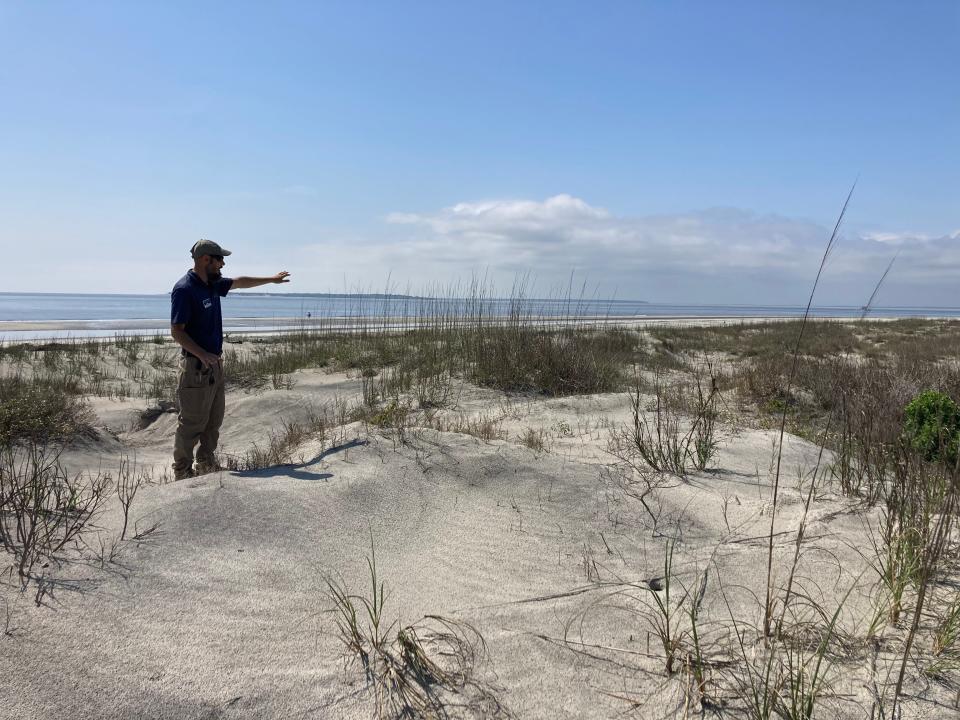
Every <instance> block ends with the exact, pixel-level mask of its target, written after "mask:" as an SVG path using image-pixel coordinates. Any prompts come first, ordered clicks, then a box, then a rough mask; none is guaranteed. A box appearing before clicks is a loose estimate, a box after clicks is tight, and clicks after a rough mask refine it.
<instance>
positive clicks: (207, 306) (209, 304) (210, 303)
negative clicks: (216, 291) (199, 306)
mask: <svg viewBox="0 0 960 720" xmlns="http://www.w3.org/2000/svg"><path fill="white" fill-rule="evenodd" d="M212 307H213V300H211V299H210V298H204V300H203V309H204V310H209V309H210V308H212Z"/></svg>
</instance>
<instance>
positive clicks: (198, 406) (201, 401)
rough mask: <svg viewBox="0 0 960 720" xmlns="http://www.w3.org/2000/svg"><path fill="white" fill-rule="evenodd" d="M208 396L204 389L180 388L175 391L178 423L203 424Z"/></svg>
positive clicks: (205, 418) (205, 417)
mask: <svg viewBox="0 0 960 720" xmlns="http://www.w3.org/2000/svg"><path fill="white" fill-rule="evenodd" d="M209 395H210V393H209V392H208V391H207V388H206V387H181V388H180V389H179V390H177V402H178V404H179V406H180V421H181V422H183V423H187V424H190V425H194V424H205V423H206V420H207V400H208V397H209Z"/></svg>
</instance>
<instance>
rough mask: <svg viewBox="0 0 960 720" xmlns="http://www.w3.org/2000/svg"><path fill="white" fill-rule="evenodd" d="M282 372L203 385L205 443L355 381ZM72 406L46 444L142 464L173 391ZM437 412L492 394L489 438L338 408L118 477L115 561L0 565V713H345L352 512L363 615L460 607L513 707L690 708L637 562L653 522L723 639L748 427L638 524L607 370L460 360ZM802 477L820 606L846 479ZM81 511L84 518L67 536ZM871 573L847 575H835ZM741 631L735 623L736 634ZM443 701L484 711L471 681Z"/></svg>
mask: <svg viewBox="0 0 960 720" xmlns="http://www.w3.org/2000/svg"><path fill="white" fill-rule="evenodd" d="M296 380H297V382H296V385H295V386H294V388H293V389H292V390H285V391H272V390H271V391H265V392H263V393H260V394H243V393H239V392H231V393H229V396H228V401H227V407H228V414H227V419H226V421H225V424H224V433H223V440H222V444H223V447H224V449H225V450H226V451H227V452H243V451H244V450H246V449H247V448H248V447H249V446H250V445H251V444H252V443H254V442H258V443H263V442H264V440H265V438H266V437H267V436H268V435H269V432H270V430H271V428H279V426H280V423H281V419H284V420H286V421H288V422H289V421H291V420H296V419H297V418H302V417H304V416H305V413H306V412H307V406H308V405H309V404H310V403H315V404H318V405H319V404H322V403H324V402H330V401H332V400H333V398H334V397H340V398H342V399H355V398H356V396H357V394H358V393H359V381H358V380H356V379H353V378H349V377H347V376H345V375H326V374H324V373H322V372H319V371H311V372H307V371H303V372H298V373H297V374H296ZM95 409H96V411H97V413H98V415H99V417H100V421H101V424H102V425H103V426H105V427H108V428H112V430H113V431H114V432H116V433H117V434H118V437H117V438H114V437H112V436H111V435H110V434H109V433H108V432H107V431H104V432H103V434H102V435H101V437H100V438H99V439H97V440H90V441H87V442H86V443H85V444H82V445H79V446H77V447H76V448H73V449H71V450H70V451H68V453H67V454H66V455H65V458H66V460H67V461H68V463H69V464H70V466H71V467H73V468H75V469H79V468H81V467H85V468H88V469H94V470H95V469H96V468H97V467H98V466H102V467H104V468H111V467H113V466H115V463H116V458H117V457H118V454H119V453H120V452H121V451H123V450H124V449H125V450H126V451H127V452H128V453H131V452H133V449H135V451H136V455H137V459H138V462H139V463H141V464H142V465H145V466H148V467H150V466H152V467H153V475H154V477H157V478H158V477H160V475H161V474H162V471H163V468H164V467H165V466H166V465H167V463H169V454H170V448H171V445H172V433H173V429H174V423H175V417H174V416H173V415H170V414H168V415H163V416H161V417H160V419H158V420H157V421H156V422H155V423H153V424H152V425H151V426H150V427H148V428H147V429H145V430H140V431H126V432H124V430H125V429H128V428H130V427H131V425H132V421H133V420H134V418H135V411H136V410H138V409H139V408H138V404H137V403H135V402H132V401H123V402H119V401H111V400H98V401H97V402H96V403H95ZM444 414H445V415H446V417H447V418H448V420H451V421H452V419H453V418H455V417H460V416H462V418H463V419H469V418H477V417H486V418H490V419H493V420H495V421H496V422H497V426H498V428H499V430H500V431H501V432H502V433H503V434H504V436H505V437H506V438H507V439H506V440H492V441H489V442H484V441H481V440H478V439H477V438H475V437H472V436H470V435H464V434H458V433H453V432H439V431H437V430H434V429H422V428H421V429H419V430H418V429H408V430H407V431H406V441H405V442H401V440H400V439H399V438H398V437H397V436H396V435H395V434H391V433H387V432H380V431H377V430H376V429H373V428H370V429H368V428H366V427H365V426H363V425H361V424H359V423H355V424H352V425H348V426H346V427H343V428H341V429H340V431H339V432H340V436H339V439H340V447H339V448H334V449H333V450H330V449H329V448H324V447H321V446H320V445H319V444H317V443H315V442H312V443H308V444H307V445H305V446H304V447H302V448H301V449H300V453H301V454H302V456H303V458H304V461H303V462H302V463H298V464H296V465H295V466H285V467H278V468H271V469H267V470H263V471H258V472H251V473H228V472H221V473H217V474H213V475H208V476H204V477H200V478H196V479H193V480H189V481H184V482H179V483H169V484H163V485H150V486H146V487H144V488H143V489H141V491H140V493H139V494H138V496H137V498H136V501H135V503H134V507H133V510H132V513H131V516H132V518H133V520H135V522H136V527H137V529H138V530H143V529H144V528H146V527H149V526H151V525H154V524H157V530H156V531H155V532H154V533H153V534H152V535H150V536H149V537H147V538H146V539H144V540H142V541H135V540H127V541H125V542H123V543H120V545H119V548H120V554H119V556H118V557H117V558H116V559H115V562H107V563H105V564H104V565H103V567H101V564H100V562H99V561H97V560H96V559H95V558H94V555H95V553H93V552H91V551H90V550H87V551H85V552H84V553H81V558H80V559H79V560H78V561H76V562H72V563H68V564H65V565H63V566H62V567H58V568H49V569H48V573H49V577H50V578H51V579H53V584H52V586H51V588H50V592H49V594H47V595H46V596H45V597H44V598H43V599H42V604H41V605H37V604H36V603H35V602H34V597H35V588H33V587H32V588H31V590H30V591H28V592H27V593H24V594H21V593H19V592H18V591H16V589H15V588H13V587H12V585H14V584H15V583H13V582H12V581H11V582H10V585H6V586H3V587H0V595H2V598H3V601H4V602H5V603H6V606H7V608H8V610H9V622H10V630H11V632H10V635H9V636H0V717H3V718H23V719H26V718H37V719H40V718H49V717H58V716H69V717H80V718H177V719H180V718H184V719H185V718H368V717H371V714H372V711H373V704H372V700H371V695H370V693H369V692H368V691H367V690H366V688H365V684H364V681H363V676H362V673H361V671H360V669H359V667H358V666H357V665H356V664H353V665H350V664H346V663H345V662H344V653H343V647H342V645H341V644H340V641H339V640H338V638H337V637H336V633H335V625H334V622H333V617H332V615H330V614H329V613H328V612H325V611H326V610H328V609H329V608H330V606H331V604H330V602H329V600H328V599H327V598H326V597H325V594H324V590H325V582H324V578H325V577H327V576H330V575H332V576H335V577H341V578H343V580H344V581H345V582H346V583H347V585H348V586H349V587H350V588H351V589H352V590H353V591H355V592H358V593H368V592H369V588H368V585H369V580H368V575H367V567H366V562H365V556H366V555H367V554H368V553H369V550H370V542H371V536H372V538H373V542H374V544H375V547H376V554H377V563H378V567H379V570H380V574H381V577H382V580H383V582H384V583H385V586H386V588H387V589H388V601H387V606H386V611H385V612H386V616H387V617H388V618H389V619H390V620H391V621H392V620H394V619H399V620H401V621H402V622H403V623H410V622H413V621H415V620H417V619H419V618H420V617H421V616H423V615H426V614H441V615H446V616H450V617H452V618H456V619H458V620H461V621H465V622H469V623H471V624H472V625H473V626H475V627H476V628H477V629H478V630H479V631H480V633H481V634H482V636H483V638H484V639H485V641H486V646H487V657H486V662H485V663H484V664H483V665H482V666H481V667H480V669H479V674H478V676H477V679H478V681H481V682H482V683H484V684H485V686H486V687H487V688H488V689H489V690H490V692H492V693H493V694H494V695H495V696H496V697H497V698H498V700H499V701H500V702H501V703H502V705H503V707H504V708H505V710H508V711H509V712H510V713H512V715H513V716H515V717H518V718H550V719H552V718H560V717H584V718H614V717H622V716H624V715H628V716H633V717H641V718H656V717H684V716H685V715H689V716H691V717H692V716H694V715H695V713H694V712H693V710H692V709H687V708H685V697H686V695H685V691H684V688H685V687H687V680H686V677H687V676H686V674H685V673H683V672H681V673H678V674H677V675H675V676H674V677H670V678H668V677H667V676H666V675H665V673H664V666H663V660H662V650H659V649H658V647H657V645H656V638H655V636H653V637H651V636H650V628H651V624H650V621H651V618H652V617H654V614H653V612H652V610H651V608H652V606H653V603H652V599H651V598H652V596H651V593H650V591H649V590H648V589H646V587H645V586H644V585H643V584H644V583H645V582H646V581H647V580H649V579H651V578H656V577H660V576H662V575H663V562H664V552H665V548H666V545H667V537H669V536H672V537H676V538H678V542H677V545H676V556H675V559H674V574H673V579H674V587H675V590H674V592H675V597H678V596H679V595H680V593H681V591H680V590H679V588H678V586H679V585H681V584H682V585H683V586H685V587H688V588H692V587H693V586H694V585H695V584H696V582H697V580H698V579H699V578H700V577H701V573H702V572H703V571H705V570H706V571H707V586H706V591H705V594H704V602H703V615H702V627H703V630H702V632H703V633H704V642H705V643H706V644H709V645H710V646H711V647H717V648H719V647H726V648H727V649H728V650H729V649H731V648H733V647H735V645H734V644H733V643H732V641H731V639H730V638H731V637H732V635H731V627H732V624H731V621H730V615H731V613H732V614H734V615H735V616H736V617H737V620H738V622H739V623H742V624H743V625H744V626H753V627H755V626H756V625H757V623H758V622H759V621H760V605H759V603H758V602H757V600H756V597H758V596H759V597H762V594H763V587H764V582H765V557H766V545H765V541H764V539H763V537H762V536H763V535H764V533H766V532H767V529H768V524H769V510H770V507H771V486H770V474H769V467H770V458H771V436H772V434H771V433H770V432H766V431H759V430H741V431H735V430H733V429H731V428H729V427H725V428H724V435H725V439H724V442H723V444H722V446H721V448H720V452H719V455H718V458H717V462H716V470H715V471H713V472H707V473H701V474H696V475H693V476H691V477H690V478H688V479H687V480H686V481H680V480H672V481H670V482H669V483H668V485H667V486H666V487H664V488H662V489H661V490H660V491H659V492H658V496H657V501H658V503H659V505H657V507H658V510H659V513H660V520H659V523H658V525H657V527H656V528H654V527H653V523H652V521H651V519H650V517H649V516H648V515H647V513H646V512H645V511H644V510H643V508H642V507H641V505H640V504H639V503H638V502H637V501H636V500H635V499H633V498H631V497H628V496H627V495H626V494H625V493H624V492H623V491H622V489H621V488H620V487H619V486H618V483H617V482H616V481H615V478H616V473H615V472H613V470H612V465H613V462H614V461H613V458H612V457H611V456H610V455H609V454H608V453H607V452H606V450H605V448H606V445H607V439H608V436H609V429H610V428H611V427H614V426H616V425H617V424H622V423H624V422H626V421H627V419H628V417H629V404H628V401H627V398H626V396H624V395H622V394H615V395H614V394H611V395H598V396H587V397H578V398H563V399H541V398H505V397H504V396H503V395H502V394H499V393H494V392H491V391H486V390H481V389H477V388H473V387H469V386H468V387H465V388H463V389H462V392H461V393H460V395H459V398H458V404H457V406H456V407H455V408H451V409H448V410H446V411H444ZM528 428H533V429H534V430H542V431H543V433H544V437H545V443H546V451H545V452H535V451H533V450H531V449H529V448H527V447H524V446H522V445H521V444H520V443H519V441H518V436H519V435H520V434H521V433H523V432H524V431H526V430H527V429H528ZM324 450H326V452H324ZM816 455H817V449H816V448H815V447H813V446H812V445H810V444H808V443H805V442H803V441H801V440H798V439H796V438H791V439H790V441H789V442H788V443H787V446H786V449H785V454H784V459H783V469H784V471H783V484H782V488H781V492H782V497H781V510H780V512H779V515H778V518H777V528H778V529H779V530H782V531H784V533H785V534H784V535H782V536H779V537H778V546H777V551H776V554H777V568H778V578H779V581H780V582H782V581H783V580H784V578H785V573H786V571H785V568H786V567H787V565H788V563H789V559H790V558H791V557H792V552H793V545H792V542H793V537H794V535H793V532H795V530H796V528H797V526H798V524H799V519H800V517H801V515H802V509H803V508H802V504H801V495H800V493H799V492H798V490H797V477H798V474H804V473H806V472H808V471H809V470H810V469H811V468H812V467H813V465H814V463H815V462H816ZM821 495H822V496H821V497H818V499H817V500H816V502H815V504H814V508H813V510H812V514H811V518H810V521H809V524H808V527H807V536H808V538H809V540H808V543H807V549H806V550H805V552H804V555H803V557H802V559H801V563H800V566H799V572H798V586H799V588H801V589H802V590H803V592H806V593H809V594H810V595H812V596H814V597H816V598H817V599H818V601H819V602H822V603H823V604H824V605H825V607H826V608H827V610H828V611H832V609H833V608H834V607H835V605H836V603H837V602H839V601H840V599H841V597H842V596H843V594H844V593H845V592H846V590H847V588H848V587H849V586H850V585H851V583H852V582H853V581H854V579H855V578H857V577H858V576H860V575H861V572H862V570H863V568H864V567H865V566H866V563H865V561H864V559H863V557H862V556H861V555H860V553H861V552H868V551H869V550H868V545H867V543H866V541H865V532H864V522H865V520H864V516H863V515H862V514H860V513H859V512H857V511H856V508H855V507H854V505H853V503H852V502H850V501H848V500H845V499H842V498H840V497H837V496H836V495H834V494H832V493H829V492H827V491H824V492H823V493H822V494H821ZM121 523H122V517H121V513H120V511H119V505H118V504H117V503H116V502H115V501H114V502H113V504H111V505H110V507H109V511H108V512H106V513H105V514H104V515H103V516H101V518H100V521H99V524H98V527H99V534H100V535H101V536H102V538H103V539H104V540H105V541H106V540H108V539H110V538H113V537H115V536H116V535H117V534H118V533H119V528H120V526H121ZM96 537H97V532H96V531H95V532H93V533H90V534H89V535H88V543H89V544H90V545H91V546H92V547H93V548H97V547H98V545H97V540H96ZM874 580H875V578H874V577H870V576H869V574H868V575H864V576H862V577H861V585H862V586H867V585H869V584H870V583H872V582H873V581H874ZM725 598H726V599H725ZM870 602H871V600H870V598H869V597H868V596H867V595H866V593H864V592H861V591H860V590H856V591H854V593H852V594H851V596H850V598H849V600H848V603H847V606H846V610H845V612H844V614H843V618H842V623H843V626H844V628H845V630H847V631H850V632H854V633H857V634H859V635H862V634H863V632H864V630H865V628H864V627H863V623H865V622H866V616H867V615H868V609H869V607H870ZM728 605H729V607H728ZM3 611H4V609H3V608H2V607H0V621H2V620H3ZM892 632H895V631H892ZM748 635H749V638H748V643H749V645H750V648H751V649H752V648H754V647H756V645H757V644H756V643H755V637H756V635H755V633H754V632H753V631H752V630H751V631H750V632H749V633H748ZM869 656H870V653H869V651H868V648H867V647H866V646H864V647H852V648H851V649H850V651H849V659H848V660H847V661H843V662H840V663H838V664H837V665H836V666H835V668H834V669H833V670H832V671H831V673H830V675H829V679H830V685H831V689H832V692H833V693H834V694H836V696H837V697H836V698H834V699H833V700H832V701H831V704H830V705H829V710H828V713H827V714H825V715H822V717H833V716H843V717H866V716H867V715H868V713H869V700H868V697H869V696H868V693H867V690H866V685H867V682H868V680H869V677H870V673H869V665H870V658H869ZM715 657H716V659H717V660H722V659H724V658H729V657H730V655H729V652H728V653H727V654H724V653H723V652H719V651H718V652H717V654H716V656H715ZM881 665H882V662H881ZM730 672H731V671H730V670H729V669H720V668H717V669H715V670H714V671H713V672H712V673H711V677H712V681H713V684H714V685H715V686H716V689H715V692H716V693H717V695H718V697H719V699H721V700H723V701H724V702H726V703H728V705H729V707H730V709H729V710H728V711H726V712H725V713H724V714H723V715H722V716H723V717H727V716H730V717H737V716H738V712H739V711H738V710H736V708H737V707H738V698H737V692H736V691H735V690H734V689H733V688H732V687H731V686H730V683H729V681H728V680H727V679H726V678H727V676H728V675H729V674H730ZM911 677H912V680H911V682H910V684H909V688H908V689H909V690H910V692H911V693H915V692H918V691H919V690H923V697H924V699H923V700H922V701H918V700H911V701H909V702H908V703H907V704H906V706H905V711H906V712H905V717H929V718H942V717H951V716H953V717H956V711H955V710H954V709H952V699H953V698H952V695H951V694H950V693H948V692H947V691H946V690H944V689H942V688H939V687H937V686H936V685H935V684H934V685H930V686H928V687H925V688H921V686H920V685H919V684H918V681H917V679H916V673H915V672H914V673H913V674H912V676H911ZM631 699H632V700H633V701H634V702H633V703H632V702H631ZM631 713H632V715H631ZM865 713H867V715H865ZM951 713H953V714H952V715H951ZM458 714H459V715H462V716H492V712H491V711H490V710H489V706H487V710H484V711H481V710H477V711H476V712H474V713H473V714H471V712H468V711H467V710H461V711H458V712H454V713H453V715H454V716H458ZM503 715H504V716H506V711H505V712H504V713H503Z"/></svg>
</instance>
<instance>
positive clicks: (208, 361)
mask: <svg viewBox="0 0 960 720" xmlns="http://www.w3.org/2000/svg"><path fill="white" fill-rule="evenodd" d="M196 357H197V360H199V361H200V364H201V365H203V366H204V367H205V368H208V369H209V368H212V367H219V365H220V356H219V355H214V354H213V353H210V352H207V351H206V350H203V351H201V352H200V353H199V354H198V355H197V356H196Z"/></svg>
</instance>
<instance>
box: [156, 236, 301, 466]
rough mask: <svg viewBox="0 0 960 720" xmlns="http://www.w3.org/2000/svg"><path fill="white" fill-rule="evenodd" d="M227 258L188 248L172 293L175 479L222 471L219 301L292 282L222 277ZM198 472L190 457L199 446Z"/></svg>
mask: <svg viewBox="0 0 960 720" xmlns="http://www.w3.org/2000/svg"><path fill="white" fill-rule="evenodd" d="M229 254H230V251H229V250H225V249H224V248H222V247H220V246H219V245H218V244H217V243H215V242H213V241H212V240H199V241H198V242H196V243H194V245H193V247H192V248H191V249H190V255H191V257H193V269H191V270H188V271H187V274H186V275H184V276H183V277H182V278H180V279H179V280H178V281H177V284H176V285H174V286H173V292H172V293H170V334H171V335H172V336H173V339H174V340H175V341H176V342H177V344H178V345H179V346H180V347H181V358H180V378H179V381H178V383H177V408H178V411H179V415H178V416H177V420H178V423H177V434H176V438H175V439H174V444H173V473H174V477H175V478H176V479H177V480H182V479H184V478H188V477H192V476H193V475H203V474H205V473H207V472H213V471H214V470H218V469H220V468H219V466H218V464H217V461H216V458H215V455H214V453H215V451H216V449H217V442H218V440H219V439H220V425H221V424H222V423H223V413H224V380H223V363H222V361H221V355H222V354H223V315H222V313H221V310H220V298H222V297H226V295H227V293H228V292H230V290H232V289H238V290H239V289H243V288H253V287H259V286H260V285H267V284H269V283H285V282H290V279H289V278H290V273H288V272H287V271H286V270H284V271H282V272H279V273H277V274H276V275H271V276H270V277H237V278H226V277H223V276H222V275H221V272H220V271H221V270H222V269H223V266H224V265H225V264H226V263H225V262H224V258H225V257H226V256H227V255H229ZM198 442H199V444H200V447H199V449H198V450H197V466H196V471H194V467H193V452H194V448H195V447H196V445H197V443H198Z"/></svg>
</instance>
